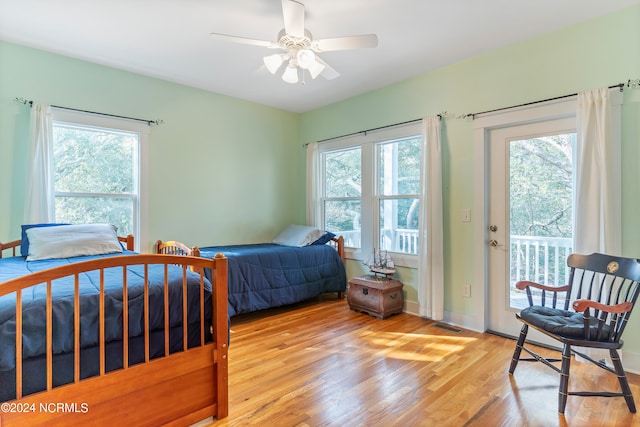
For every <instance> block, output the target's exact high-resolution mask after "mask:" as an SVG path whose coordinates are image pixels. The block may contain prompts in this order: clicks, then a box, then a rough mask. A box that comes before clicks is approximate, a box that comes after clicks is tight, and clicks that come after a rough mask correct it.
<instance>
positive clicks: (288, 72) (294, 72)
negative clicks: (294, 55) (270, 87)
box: [282, 64, 298, 83]
mask: <svg viewBox="0 0 640 427" xmlns="http://www.w3.org/2000/svg"><path fill="white" fill-rule="evenodd" d="M282 80H284V81H285V82H287V83H298V69H297V68H296V67H293V66H291V64H289V65H287V68H286V69H285V70H284V73H283V74H282Z"/></svg>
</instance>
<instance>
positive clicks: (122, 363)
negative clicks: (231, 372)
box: [0, 233, 229, 426]
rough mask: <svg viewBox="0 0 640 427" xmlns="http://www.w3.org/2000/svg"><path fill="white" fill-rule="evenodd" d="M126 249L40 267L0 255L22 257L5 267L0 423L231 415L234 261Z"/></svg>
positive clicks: (158, 421)
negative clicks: (230, 267)
mask: <svg viewBox="0 0 640 427" xmlns="http://www.w3.org/2000/svg"><path fill="white" fill-rule="evenodd" d="M114 235H115V233H114ZM118 240H120V241H124V242H125V243H127V247H126V248H123V249H122V250H120V251H118V252H108V253H96V254H92V255H87V256H69V257H65V258H47V259H40V260H29V258H28V257H24V256H18V254H16V248H17V247H18V246H19V245H20V241H14V242H11V243H8V244H4V245H0V253H1V252H4V253H5V254H6V255H16V256H9V257H3V258H2V259H0V384H1V386H0V393H1V398H0V401H2V402H4V403H2V411H0V425H3V426H4V425H30V426H33V425H47V424H51V423H54V424H62V423H64V424H68V425H72V424H84V425H112V424H113V423H114V421H115V420H118V419H121V420H122V419H126V420H127V421H128V422H129V423H131V424H132V425H164V424H171V423H174V424H175V425H188V424H191V423H194V422H197V421H199V420H201V419H204V418H207V417H211V416H213V417H216V418H224V417H226V416H227V414H228V388H227V387H228V378H227V365H228V360H227V351H228V344H229V335H228V312H227V307H228V302H227V260H226V259H225V258H224V257H222V256H218V257H215V258H212V259H205V258H196V257H190V256H174V255H157V254H153V255H143V254H137V253H135V252H133V251H132V250H133V238H132V237H129V238H123V239H118ZM98 252H99V251H98ZM205 270H208V271H210V272H211V274H209V279H208V278H206V277H205V276H204V273H203V272H204V271H205ZM198 272H202V274H200V273H198ZM125 301H126V303H125ZM150 402H153V403H152V404H150Z"/></svg>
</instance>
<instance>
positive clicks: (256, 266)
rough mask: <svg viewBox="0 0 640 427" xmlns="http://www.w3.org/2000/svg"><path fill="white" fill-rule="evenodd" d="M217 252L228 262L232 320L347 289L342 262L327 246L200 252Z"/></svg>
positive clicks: (219, 248) (206, 255)
mask: <svg viewBox="0 0 640 427" xmlns="http://www.w3.org/2000/svg"><path fill="white" fill-rule="evenodd" d="M219 252H220V253H223V254H224V255H225V256H226V257H227V258H228V269H229V316H234V315H236V314H240V313H249V312H252V311H257V310H263V309H266V308H271V307H279V306H282V305H287V304H293V303H296V302H300V301H304V300H306V299H309V298H312V297H315V296H318V295H320V294H323V293H326V292H343V291H345V290H346V287H347V279H346V273H345V269H344V264H343V263H342V259H341V258H340V256H339V255H338V252H337V251H336V250H335V249H334V248H333V247H331V246H328V245H311V246H304V247H301V248H300V247H293V246H283V245H276V244H271V243H259V244H251V245H233V246H209V247H204V248H200V256H202V257H204V258H212V257H213V256H215V254H216V253H219ZM209 279H210V277H209Z"/></svg>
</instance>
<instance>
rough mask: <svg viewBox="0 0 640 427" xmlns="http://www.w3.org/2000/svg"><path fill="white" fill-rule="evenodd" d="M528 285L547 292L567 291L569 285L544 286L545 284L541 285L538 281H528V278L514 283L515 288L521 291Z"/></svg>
mask: <svg viewBox="0 0 640 427" xmlns="http://www.w3.org/2000/svg"><path fill="white" fill-rule="evenodd" d="M529 286H531V287H532V288H536V289H541V290H543V291H549V292H567V291H568V290H569V285H565V286H546V285H541V284H540V283H536V282H530V281H528V280H521V281H519V282H518V283H516V288H517V289H520V290H521V291H523V290H525V289H527V288H528V287H529Z"/></svg>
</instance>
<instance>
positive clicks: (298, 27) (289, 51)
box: [211, 0, 378, 83]
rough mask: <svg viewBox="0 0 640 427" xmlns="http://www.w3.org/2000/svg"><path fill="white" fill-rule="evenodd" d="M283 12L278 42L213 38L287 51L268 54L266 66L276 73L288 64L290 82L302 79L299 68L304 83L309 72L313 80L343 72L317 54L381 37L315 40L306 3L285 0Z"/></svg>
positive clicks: (215, 35)
mask: <svg viewBox="0 0 640 427" xmlns="http://www.w3.org/2000/svg"><path fill="white" fill-rule="evenodd" d="M282 14H283V16H284V29H283V30H281V31H280V32H279V33H278V38H277V41H267V40H257V39H251V38H246V37H237V36H231V35H228V34H219V33H211V38H213V39H218V40H224V41H230V42H235V43H243V44H249V45H255V46H263V47H267V48H270V49H280V50H282V51H284V52H283V53H276V54H273V55H268V56H265V57H264V65H265V67H266V68H267V70H269V72H270V73H271V74H275V73H276V72H277V71H278V70H279V69H280V68H281V67H282V65H283V64H285V63H286V64H287V65H286V67H285V69H284V72H283V73H282V80H284V81H285V82H287V83H297V82H298V81H299V74H298V70H299V69H300V70H301V72H302V74H303V82H304V73H305V71H307V72H308V73H309V75H310V76H311V78H312V79H315V78H316V77H318V76H319V75H322V77H324V78H325V79H327V80H331V79H334V78H336V77H338V76H339V75H340V73H338V72H337V71H336V70H334V69H333V68H331V66H329V64H327V63H326V62H324V61H323V60H322V59H321V58H320V57H319V56H318V55H316V53H321V52H329V51H335V50H348V49H362V48H372V47H376V46H378V37H377V36H376V35H375V34H364V35H359V36H346V37H335V38H329V39H319V40H314V39H313V38H312V36H311V33H310V32H309V31H307V30H306V29H305V27H304V4H302V3H300V2H299V1H296V0H282Z"/></svg>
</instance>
